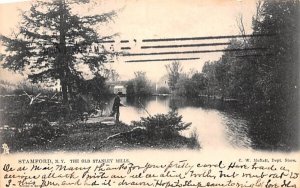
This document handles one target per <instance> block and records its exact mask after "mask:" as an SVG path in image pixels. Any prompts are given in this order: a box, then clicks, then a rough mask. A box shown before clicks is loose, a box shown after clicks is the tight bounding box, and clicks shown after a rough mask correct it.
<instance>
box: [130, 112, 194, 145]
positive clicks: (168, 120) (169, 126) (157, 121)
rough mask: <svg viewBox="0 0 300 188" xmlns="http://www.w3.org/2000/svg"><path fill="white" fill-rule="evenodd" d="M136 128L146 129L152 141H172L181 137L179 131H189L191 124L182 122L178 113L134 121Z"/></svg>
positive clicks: (157, 115)
mask: <svg viewBox="0 0 300 188" xmlns="http://www.w3.org/2000/svg"><path fill="white" fill-rule="evenodd" d="M132 124H133V125H134V126H139V127H145V128H146V132H147V134H148V137H149V138H150V139H171V138H174V137H176V136H179V131H182V130H185V129H187V128H188V127H189V126H190V125H191V123H184V122H182V116H180V115H178V114H177V113H176V112H169V113H168V114H156V115H154V116H149V117H146V118H141V120H140V121H133V122H132Z"/></svg>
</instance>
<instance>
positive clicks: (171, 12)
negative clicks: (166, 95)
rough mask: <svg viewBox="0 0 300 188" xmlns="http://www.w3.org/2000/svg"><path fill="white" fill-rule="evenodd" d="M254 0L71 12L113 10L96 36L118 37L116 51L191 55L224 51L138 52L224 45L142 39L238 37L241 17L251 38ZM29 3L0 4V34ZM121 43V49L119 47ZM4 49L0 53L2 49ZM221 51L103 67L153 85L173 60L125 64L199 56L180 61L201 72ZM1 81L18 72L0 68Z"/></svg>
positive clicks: (124, 2) (118, 0) (173, 0)
mask: <svg viewBox="0 0 300 188" xmlns="http://www.w3.org/2000/svg"><path fill="white" fill-rule="evenodd" d="M255 6H256V0H201V1H199V0H185V1H181V0H164V1H162V0H147V1H145V0H102V1H101V0H98V1H97V3H95V4H92V5H88V6H80V7H76V8H75V9H74V12H77V13H81V14H93V13H97V14H99V13H104V12H108V11H111V10H117V11H118V14H117V17H115V18H114V21H113V22H111V23H108V24H104V25H102V27H101V29H100V30H99V33H100V34H101V35H103V36H105V35H111V34H114V33H118V36H116V37H115V41H116V42H115V43H114V44H113V45H114V48H115V50H116V51H118V50H120V48H121V47H124V44H121V43H120V41H121V40H128V41H129V42H128V43H126V47H130V48H131V49H130V51H129V52H130V53H146V52H147V53H149V52H150V53H151V52H169V51H189V50H207V49H224V48H225V47H226V45H223V46H216V47H188V48H176V49H167V48H166V49H141V46H145V45H150V46H153V45H158V44H159V45H187V44H203V43H215V42H221V43H226V42H228V40H227V39H226V40H224V39H223V40H206V41H175V42H172V41H171V42H159V43H157V42H150V43H147V44H146V43H144V42H142V40H143V39H159V38H182V37H205V36H219V35H236V34H239V30H238V27H237V21H236V19H237V18H238V17H239V16H240V15H242V16H243V21H244V25H245V28H246V33H248V34H251V31H252V30H251V21H252V16H253V15H254V13H255ZM29 8H30V1H27V2H18V3H1V1H0V33H1V34H4V35H10V34H11V32H12V30H13V29H14V28H16V26H17V25H18V22H19V21H20V18H21V14H20V12H19V11H18V10H19V9H21V10H28V9H29ZM122 45H123V46H122ZM2 50H3V49H2ZM221 55H222V53H209V54H205V53H201V54H186V55H182V54H181V55H159V56H157V55H156V56H147V57H139V56H134V57H119V58H117V59H114V63H108V64H106V66H107V67H109V68H113V69H115V70H116V71H117V72H118V73H119V74H120V76H121V79H123V80H126V79H130V78H132V77H133V76H134V72H135V71H145V72H146V74H147V76H148V78H149V79H151V80H153V81H157V80H159V78H160V77H162V76H163V75H165V74H166V73H167V72H166V69H165V65H166V64H169V63H170V62H172V61H159V62H138V63H133V62H132V63H128V62H126V61H130V60H141V59H143V58H144V59H145V58H146V59H170V58H198V59H196V60H187V61H180V62H181V65H182V66H183V70H184V71H186V72H187V71H189V70H190V69H195V70H197V71H200V72H201V69H202V67H203V64H204V62H205V61H208V60H217V59H219V58H220V56H221ZM0 71H1V72H0V73H1V79H6V80H10V81H13V80H14V81H18V80H20V79H22V76H20V75H19V74H13V73H11V72H8V71H6V70H3V69H2V70H0Z"/></svg>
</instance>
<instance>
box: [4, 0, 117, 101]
mask: <svg viewBox="0 0 300 188" xmlns="http://www.w3.org/2000/svg"><path fill="white" fill-rule="evenodd" d="M88 2H89V1H77V0H73V1H72V0H57V1H36V2H34V3H33V4H32V6H31V8H30V10H29V11H27V12H24V13H23V19H22V21H21V23H20V27H19V31H17V32H15V33H13V36H12V37H7V36H2V35H0V40H1V41H2V42H3V45H4V46H5V47H6V48H5V50H6V53H5V54H1V55H0V60H1V59H2V60H4V65H3V66H4V68H8V69H11V70H13V71H20V72H23V71H27V72H28V70H30V74H29V75H28V78H29V79H30V80H31V81H33V82H44V83H49V85H50V86H54V84H60V86H61V89H62V96H63V102H64V103H66V102H68V100H69V94H70V93H72V90H73V88H74V86H75V83H76V82H75V80H76V79H83V72H82V71H81V69H82V67H84V66H85V67H88V68H87V69H89V70H90V71H91V73H95V72H99V71H101V69H102V68H103V67H102V66H101V65H102V64H103V63H104V62H105V61H106V59H107V55H108V54H109V53H110V52H108V51H106V50H105V49H103V48H102V47H101V45H99V43H101V40H103V39H106V38H109V37H100V36H99V35H98V33H97V32H96V31H95V29H94V26H96V25H97V24H99V23H103V22H108V21H110V20H111V19H112V18H113V16H115V12H109V13H105V14H101V15H92V16H91V15H86V16H79V15H78V14H76V13H75V12H74V11H73V7H74V6H76V4H79V5H81V6H82V4H84V3H88ZM95 43H97V44H96V45H95ZM99 47H100V48H99Z"/></svg>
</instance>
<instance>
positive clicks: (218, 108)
mask: <svg viewBox="0 0 300 188" xmlns="http://www.w3.org/2000/svg"><path fill="white" fill-rule="evenodd" d="M121 100H122V102H123V103H124V104H125V105H126V107H125V108H121V109H120V110H121V116H120V119H121V121H123V122H125V123H128V124H129V123H130V122H131V121H133V120H139V119H140V117H146V116H148V113H149V114H151V115H155V114H157V113H167V112H169V111H170V110H176V111H177V112H178V113H179V114H180V115H182V116H183V121H185V122H192V126H191V128H190V129H189V130H187V131H185V132H183V134H184V135H186V136H189V135H190V134H191V132H192V131H196V132H197V134H198V136H199V140H200V142H201V146H202V147H203V148H213V149H216V148H219V149H224V148H250V147H251V140H250V138H249V136H248V126H247V123H248V122H247V121H246V120H245V119H243V118H241V117H240V116H238V114H237V112H236V110H234V109H236V108H234V107H235V104H231V105H224V104H223V103H222V102H221V101H217V100H209V99H199V98H197V99H188V98H180V97H146V98H129V97H128V98H126V97H123V98H121ZM232 105H233V106H232Z"/></svg>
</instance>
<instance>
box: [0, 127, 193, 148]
mask: <svg viewBox="0 0 300 188" xmlns="http://www.w3.org/2000/svg"><path fill="white" fill-rule="evenodd" d="M39 127H42V126H39ZM52 128H53V129H52ZM52 128H49V127H48V128H47V126H43V129H47V130H36V128H35V129H34V128H31V129H30V130H27V131H25V130H24V132H23V134H20V133H17V132H16V131H13V130H1V132H2V133H1V134H2V135H3V137H2V138H1V141H0V142H1V144H3V143H6V144H7V145H8V147H9V148H10V152H23V151H26V152H47V151H80V152H82V151H87V152H92V151H111V150H116V149H125V150H127V149H143V148H144V149H147V148H156V149H171V148H191V149H196V148H199V143H198V141H197V140H196V139H195V138H187V137H184V136H181V135H178V136H175V137H172V138H171V139H170V138H169V139H164V138H161V139H149V138H147V137H146V136H143V132H142V131H141V129H140V128H137V127H134V126H128V125H126V124H124V123H119V124H105V123H85V122H80V123H73V124H59V125H52ZM53 131H54V133H52V132H53ZM47 134H48V135H49V137H48V138H42V137H43V135H44V136H46V135H47ZM52 134H53V137H51V136H50V135H52Z"/></svg>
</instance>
